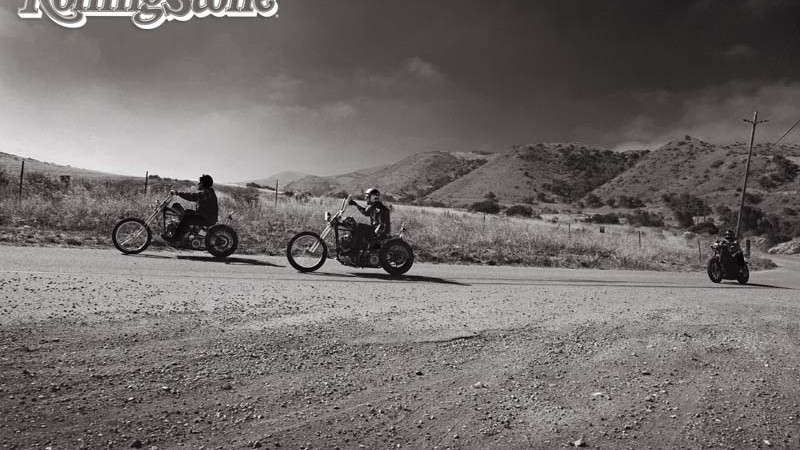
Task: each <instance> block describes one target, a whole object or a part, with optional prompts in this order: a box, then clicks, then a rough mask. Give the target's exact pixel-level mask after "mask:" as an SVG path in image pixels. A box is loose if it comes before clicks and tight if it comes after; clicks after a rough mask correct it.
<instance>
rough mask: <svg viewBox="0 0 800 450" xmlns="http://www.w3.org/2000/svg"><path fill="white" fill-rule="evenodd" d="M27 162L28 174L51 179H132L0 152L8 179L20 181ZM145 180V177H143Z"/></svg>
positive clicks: (0, 165) (0, 160)
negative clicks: (65, 177) (37, 174)
mask: <svg viewBox="0 0 800 450" xmlns="http://www.w3.org/2000/svg"><path fill="white" fill-rule="evenodd" d="M23 160H24V161H25V172H26V173H34V172H35V173H40V174H43V175H47V176H51V177H59V176H62V175H68V176H70V177H75V178H79V177H80V178H91V179H101V178H130V177H127V176H124V175H115V174H111V173H106V172H98V171H95V170H87V169H78V168H75V167H70V166H62V165H58V164H53V163H49V162H43V161H38V160H36V159H32V158H24V157H22V156H16V155H11V154H8V153H3V152H0V170H3V171H5V173H6V177H8V178H9V179H11V180H14V179H19V172H20V167H21V166H22V161H23ZM142 178H144V177H142Z"/></svg>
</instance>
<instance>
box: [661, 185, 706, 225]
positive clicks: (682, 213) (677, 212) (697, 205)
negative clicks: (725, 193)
mask: <svg viewBox="0 0 800 450" xmlns="http://www.w3.org/2000/svg"><path fill="white" fill-rule="evenodd" d="M662 200H664V203H666V204H667V206H668V207H669V209H671V210H672V214H673V215H674V216H675V220H676V221H678V226H680V227H681V228H689V227H691V226H692V225H694V217H695V216H705V215H707V214H710V213H711V209H710V208H709V207H708V206H707V205H706V203H705V202H704V201H703V200H702V199H700V198H698V197H695V196H694V195H691V194H686V193H684V194H680V195H676V194H664V195H663V196H662Z"/></svg>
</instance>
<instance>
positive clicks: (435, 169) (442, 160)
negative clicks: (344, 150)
mask: <svg viewBox="0 0 800 450" xmlns="http://www.w3.org/2000/svg"><path fill="white" fill-rule="evenodd" d="M495 156H496V155H494V154H483V153H466V152H462V153H446V152H427V153H418V154H416V155H412V156H410V157H408V158H405V159H403V160H401V161H398V162H396V163H394V164H390V165H388V166H381V167H375V168H371V169H365V170H360V171H356V172H350V173H346V174H343V175H335V176H330V177H319V176H307V177H305V178H302V179H300V180H297V181H295V182H293V183H290V184H288V185H287V187H286V189H287V190H292V191H295V192H311V193H312V194H314V195H324V194H335V193H337V192H340V191H346V192H349V193H356V192H360V191H363V190H364V189H366V188H369V187H373V186H377V187H379V188H381V189H382V190H383V191H384V192H385V193H387V194H389V195H391V196H392V197H395V198H398V199H404V200H414V199H418V198H423V197H425V196H426V195H427V194H429V193H430V192H433V191H435V190H437V189H439V188H441V187H442V186H445V185H447V184H449V183H451V182H453V181H454V180H457V179H459V178H461V177H463V176H465V175H466V174H468V173H470V172H472V171H473V170H475V169H476V168H478V167H480V166H482V165H483V164H485V163H486V162H487V161H489V160H491V159H493V158H494V157H495Z"/></svg>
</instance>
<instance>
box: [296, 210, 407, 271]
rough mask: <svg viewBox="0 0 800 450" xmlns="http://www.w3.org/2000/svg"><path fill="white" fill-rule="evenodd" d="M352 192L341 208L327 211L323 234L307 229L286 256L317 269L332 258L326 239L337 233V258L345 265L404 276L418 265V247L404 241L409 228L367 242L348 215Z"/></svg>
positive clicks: (302, 266)
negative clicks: (416, 253)
mask: <svg viewBox="0 0 800 450" xmlns="http://www.w3.org/2000/svg"><path fill="white" fill-rule="evenodd" d="M350 199H351V197H350V196H349V195H348V196H347V198H345V199H344V200H343V201H342V205H341V207H340V208H339V210H338V211H337V212H336V213H334V214H333V215H331V213H330V212H326V213H325V222H326V226H325V229H324V230H323V231H322V233H321V234H317V233H314V232H313V231H303V232H301V233H298V234H296V235H295V236H294V237H292V239H291V240H289V245H288V246H287V247H286V258H287V259H288V260H289V264H291V265H292V267H294V268H295V269H297V270H298V271H300V272H313V271H315V270H317V269H319V268H320V267H322V265H323V264H325V260H326V259H328V246H327V244H326V243H325V239H326V238H327V237H328V236H329V235H330V234H331V233H333V235H334V240H333V241H334V245H335V251H336V259H337V260H339V262H340V263H341V264H343V265H345V266H350V267H358V268H365V267H367V268H375V269H378V268H382V269H383V270H385V271H386V272H387V273H389V274H390V275H393V276H399V275H403V274H404V273H406V272H408V271H409V270H410V269H411V266H412V265H413V264H414V250H413V249H412V248H411V246H410V245H409V244H408V243H407V242H406V241H405V240H403V234H404V233H405V228H404V227H403V226H401V227H400V234H397V235H391V236H387V237H383V238H377V239H369V240H366V242H364V241H363V240H362V239H360V238H359V236H358V233H357V232H356V230H357V228H358V222H356V220H355V219H354V218H352V217H344V212H345V209H347V206H348V205H349V204H350Z"/></svg>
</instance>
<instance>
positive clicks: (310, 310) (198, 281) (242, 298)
mask: <svg viewBox="0 0 800 450" xmlns="http://www.w3.org/2000/svg"><path fill="white" fill-rule="evenodd" d="M777 259H778V262H779V263H780V264H781V265H782V267H781V268H779V269H776V270H770V271H765V272H758V273H753V274H752V276H751V281H752V282H753V284H751V285H748V286H740V285H738V284H736V283H730V282H728V283H723V284H721V285H715V284H712V283H711V282H710V281H708V279H707V278H706V276H705V274H703V273H666V272H637V271H598V270H562V269H543V268H518V267H477V266H451V265H430V264H417V265H415V266H414V268H413V269H412V271H411V272H410V276H408V277H406V278H404V279H402V280H397V279H392V278H389V277H387V276H385V275H384V274H383V273H382V272H380V271H376V270H354V269H350V268H347V267H343V266H341V265H339V264H338V263H336V262H334V261H329V262H328V263H327V264H326V265H325V267H323V269H322V270H321V271H320V272H319V273H316V274H299V273H297V272H295V271H294V270H292V269H291V268H290V267H288V264H286V261H285V260H284V259H283V258H265V257H239V258H233V259H232V260H230V261H229V262H228V263H220V262H217V261H215V260H213V259H211V258H209V257H207V256H206V255H203V254H199V253H198V254H189V253H186V254H175V253H166V252H154V253H148V254H144V255H140V256H122V255H120V254H118V253H117V252H115V251H112V250H81V249H59V248H19V247H3V246H0V442H1V443H2V446H3V448H12V449H14V448H17V449H23V448H24V449H27V448H46V447H52V448H55V449H58V448H90V449H92V448H127V447H129V446H135V445H134V444H135V443H136V441H137V440H138V441H139V444H141V447H142V448H150V449H152V448H156V447H157V448H159V449H171V448H207V449H211V448H219V449H227V448H277V447H278V446H280V447H281V448H337V447H338V448H356V447H358V446H364V447H366V448H398V447H400V448H476V449H481V448H520V449H523V448H524V449H529V448H547V449H549V448H557V447H566V446H568V444H569V443H574V441H576V440H578V439H581V442H586V443H587V444H588V445H589V447H591V448H608V449H618V448H710V447H714V448H737V449H739V448H753V449H757V448H762V447H764V446H772V447H776V448H800V435H798V434H797V430H798V429H799V428H798V427H800V409H798V404H800V356H798V353H797V348H798V346H800V328H798V325H797V324H798V323H800V300H799V299H800V295H798V289H800V276H798V273H800V263H798V261H800V259H798V258H795V257H779V258H777Z"/></svg>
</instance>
